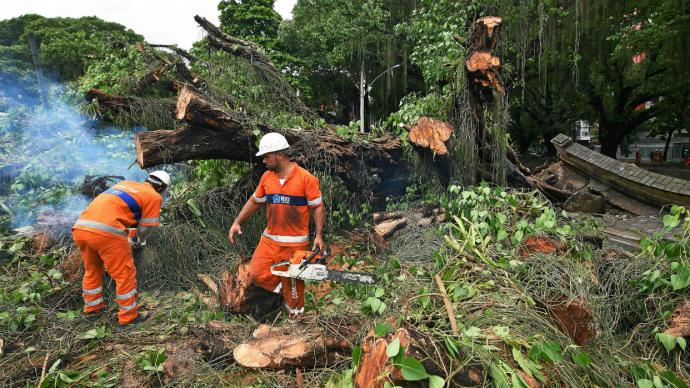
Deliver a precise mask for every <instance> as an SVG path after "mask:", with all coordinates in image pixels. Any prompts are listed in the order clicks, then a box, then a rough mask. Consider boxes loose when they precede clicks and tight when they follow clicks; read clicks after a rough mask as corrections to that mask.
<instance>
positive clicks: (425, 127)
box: [410, 117, 453, 155]
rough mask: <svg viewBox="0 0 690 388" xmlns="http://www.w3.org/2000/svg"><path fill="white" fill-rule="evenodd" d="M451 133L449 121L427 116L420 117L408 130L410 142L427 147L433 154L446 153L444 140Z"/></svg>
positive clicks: (451, 128) (451, 127)
mask: <svg viewBox="0 0 690 388" xmlns="http://www.w3.org/2000/svg"><path fill="white" fill-rule="evenodd" d="M452 134H453V126H452V125H450V124H449V123H446V122H443V121H439V120H435V119H432V118H429V117H420V118H419V120H417V124H416V125H415V126H414V127H412V129H411V130H410V142H411V143H412V144H414V145H416V146H418V147H422V148H428V149H429V150H431V151H432V152H433V153H434V154H435V155H447V154H448V147H447V146H446V142H447V141H448V139H450V137H451V135H452Z"/></svg>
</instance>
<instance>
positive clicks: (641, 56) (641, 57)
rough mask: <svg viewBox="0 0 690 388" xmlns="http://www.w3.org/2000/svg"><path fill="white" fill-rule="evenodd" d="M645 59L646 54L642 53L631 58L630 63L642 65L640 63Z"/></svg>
mask: <svg viewBox="0 0 690 388" xmlns="http://www.w3.org/2000/svg"><path fill="white" fill-rule="evenodd" d="M646 58H647V53H646V52H644V51H643V52H641V53H639V54H637V55H634V56H633V57H632V61H633V63H635V64H639V63H642V61H644V60H645V59H646Z"/></svg>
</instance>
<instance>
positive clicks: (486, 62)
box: [465, 51, 501, 72]
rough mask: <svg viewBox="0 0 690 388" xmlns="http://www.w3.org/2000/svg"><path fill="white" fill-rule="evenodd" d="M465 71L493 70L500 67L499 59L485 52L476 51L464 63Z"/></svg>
mask: <svg viewBox="0 0 690 388" xmlns="http://www.w3.org/2000/svg"><path fill="white" fill-rule="evenodd" d="M465 65H466V66H467V70H469V71H471V72H474V71H481V72H486V71H488V70H495V69H498V68H499V67H500V66H501V58H499V57H497V56H494V55H492V54H491V53H489V52H486V51H477V52H474V53H472V55H470V57H469V58H468V59H467V61H465Z"/></svg>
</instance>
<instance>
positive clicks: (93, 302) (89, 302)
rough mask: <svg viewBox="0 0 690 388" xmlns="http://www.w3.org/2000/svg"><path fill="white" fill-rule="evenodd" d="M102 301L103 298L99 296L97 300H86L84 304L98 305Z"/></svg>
mask: <svg viewBox="0 0 690 388" xmlns="http://www.w3.org/2000/svg"><path fill="white" fill-rule="evenodd" d="M101 303H103V298H98V299H96V300H91V301H89V300H85V301H84V304H85V305H87V306H89V307H92V306H98V305H99V304H101Z"/></svg>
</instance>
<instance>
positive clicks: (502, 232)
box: [496, 229, 508, 241]
mask: <svg viewBox="0 0 690 388" xmlns="http://www.w3.org/2000/svg"><path fill="white" fill-rule="evenodd" d="M507 237H508V233H506V231H505V230H503V229H500V230H499V231H498V233H497V234H496V240H497V241H502V240H505V239H506V238H507Z"/></svg>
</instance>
